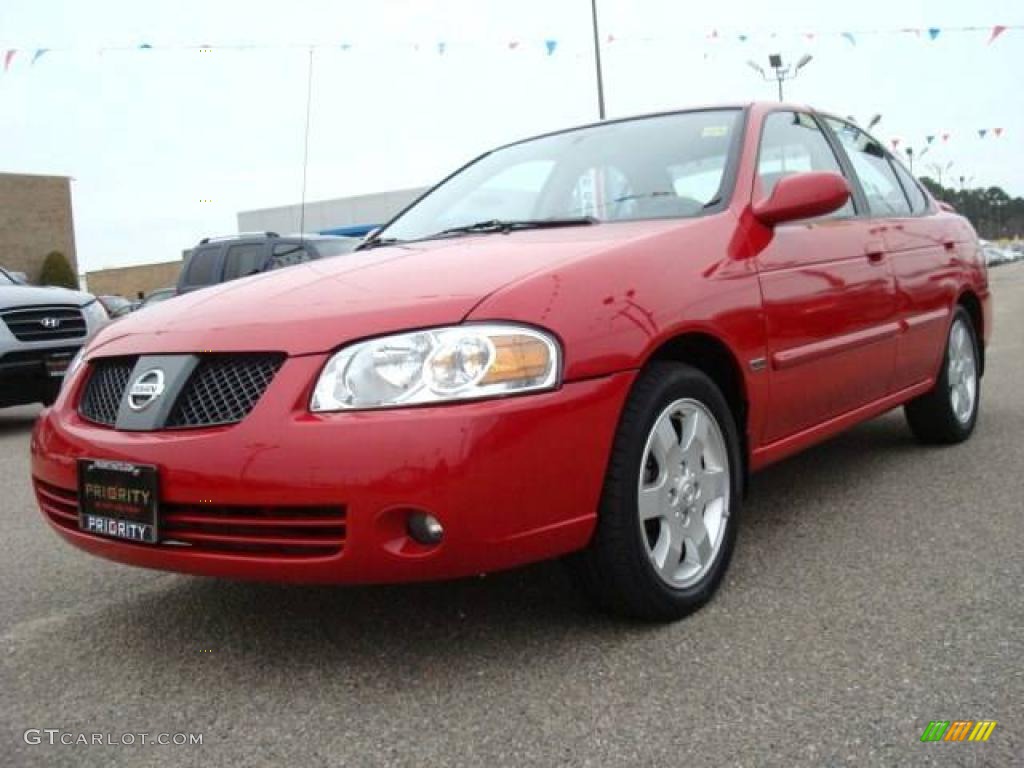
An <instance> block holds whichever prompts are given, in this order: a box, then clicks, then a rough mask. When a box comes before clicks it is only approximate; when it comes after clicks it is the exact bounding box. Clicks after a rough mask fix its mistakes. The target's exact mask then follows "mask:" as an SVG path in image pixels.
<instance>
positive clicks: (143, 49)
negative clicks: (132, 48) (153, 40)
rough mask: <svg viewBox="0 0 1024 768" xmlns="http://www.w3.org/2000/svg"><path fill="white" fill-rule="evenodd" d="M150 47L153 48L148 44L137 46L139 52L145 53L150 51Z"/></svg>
mask: <svg viewBox="0 0 1024 768" xmlns="http://www.w3.org/2000/svg"><path fill="white" fill-rule="evenodd" d="M152 47H153V46H152V45H150V44H149V43H143V44H142V45H140V46H139V50H140V51H147V50H149V49H151V48H152Z"/></svg>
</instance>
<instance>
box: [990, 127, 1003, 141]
mask: <svg viewBox="0 0 1024 768" xmlns="http://www.w3.org/2000/svg"><path fill="white" fill-rule="evenodd" d="M992 133H994V134H995V135H996V138H997V139H998V138H999V137H1000V136H1002V135H1003V129H1002V128H993V129H992Z"/></svg>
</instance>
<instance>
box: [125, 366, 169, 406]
mask: <svg viewBox="0 0 1024 768" xmlns="http://www.w3.org/2000/svg"><path fill="white" fill-rule="evenodd" d="M163 393H164V372H163V371H161V370H160V369H159V368H153V369H151V370H148V371H146V372H145V373H143V374H142V375H140V376H139V377H138V378H137V379H135V381H134V382H132V386H131V389H129V390H128V407H129V408H131V409H132V410H133V411H141V410H144V409H145V408H147V407H149V405H150V404H151V403H152V402H153V401H154V400H156V399H157V398H158V397H160V395H162V394H163Z"/></svg>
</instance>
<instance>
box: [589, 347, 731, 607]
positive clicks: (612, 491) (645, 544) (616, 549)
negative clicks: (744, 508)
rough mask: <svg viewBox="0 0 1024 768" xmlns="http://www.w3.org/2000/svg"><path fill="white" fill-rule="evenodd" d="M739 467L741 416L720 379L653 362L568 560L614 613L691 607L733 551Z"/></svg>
mask: <svg viewBox="0 0 1024 768" xmlns="http://www.w3.org/2000/svg"><path fill="white" fill-rule="evenodd" d="M741 475H742V463H741V457H740V441H739V437H738V434H737V429H736V424H735V419H734V418H733V415H732V413H731V411H730V409H729V406H728V404H727V403H726V400H725V398H724V397H723V396H722V393H721V392H720V391H719V389H718V387H717V386H716V385H715V383H714V382H713V381H712V380H711V379H710V378H708V377H707V376H706V375H705V374H703V373H702V372H700V371H698V370H696V369H694V368H691V367H689V366H686V365H681V364H678V363H662V362H658V363H654V364H652V365H651V366H649V367H648V368H647V369H645V370H644V372H643V373H642V374H641V375H640V377H639V379H638V380H637V382H636V384H635V385H634V387H633V390H632V392H631V393H630V396H629V400H628V401H627V403H626V406H625V408H624V410H623V414H622V418H621V420H620V424H619V429H618V432H617V433H616V437H615V443H614V446H613V448H612V456H611V459H610V462H609V467H608V472H607V475H606V478H605V485H604V491H603V494H602V498H601V505H600V510H599V516H598V523H597V529H596V531H595V533H594V538H593V540H592V541H591V543H590V545H589V547H588V548H587V549H586V550H585V551H584V552H582V553H580V554H578V555H576V556H575V557H574V558H573V559H572V560H571V561H570V565H571V566H572V567H573V569H574V571H575V572H576V574H577V575H578V576H579V580H580V581H581V582H582V584H583V585H584V587H585V588H586V589H587V591H588V592H589V593H590V594H591V595H592V596H593V597H594V598H595V599H596V600H597V601H598V602H599V603H600V604H601V605H602V606H604V607H605V608H607V609H610V610H612V611H614V612H617V613H622V614H626V615H629V616H634V617H637V618H641V619H646V620H651V621H672V620H675V619H679V618H682V617H683V616H686V615H687V614H689V613H692V612H693V611H695V610H697V609H698V608H700V607H701V606H702V605H703V604H704V603H706V602H707V601H708V600H710V599H711V596H712V595H713V594H714V592H715V589H716V588H717V587H718V584H719V583H720V582H721V580H722V576H723V575H724V573H725V570H726V568H727V566H728V563H729V558H730V557H731V555H732V550H733V547H734V544H735V540H736V527H737V522H738V517H739V507H740V496H741V485H740V478H741Z"/></svg>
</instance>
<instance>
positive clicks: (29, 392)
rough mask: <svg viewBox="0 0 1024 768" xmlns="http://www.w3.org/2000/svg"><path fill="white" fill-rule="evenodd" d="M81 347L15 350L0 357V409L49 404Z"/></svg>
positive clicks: (75, 345) (62, 346) (64, 346)
mask: <svg viewBox="0 0 1024 768" xmlns="http://www.w3.org/2000/svg"><path fill="white" fill-rule="evenodd" d="M80 346H81V344H65V345H61V346H55V347H43V348H32V347H26V348H18V349H12V350H10V351H8V352H6V353H5V354H3V355H0V407H5V406H9V405H22V404H26V403H40V402H50V401H52V400H53V397H54V396H55V394H56V392H57V390H59V389H60V384H61V380H62V375H61V372H62V371H63V369H64V368H66V367H67V364H68V363H69V362H70V361H71V358H73V357H74V356H75V353H76V352H77V351H78V349H79V347H80Z"/></svg>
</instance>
